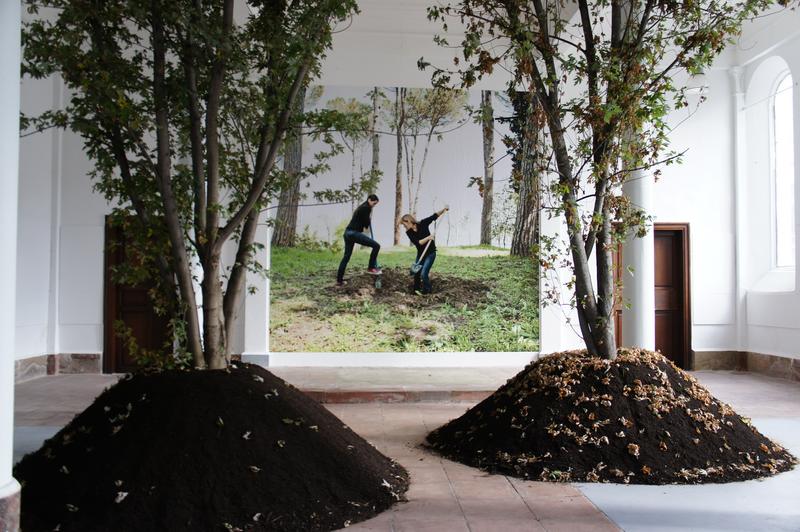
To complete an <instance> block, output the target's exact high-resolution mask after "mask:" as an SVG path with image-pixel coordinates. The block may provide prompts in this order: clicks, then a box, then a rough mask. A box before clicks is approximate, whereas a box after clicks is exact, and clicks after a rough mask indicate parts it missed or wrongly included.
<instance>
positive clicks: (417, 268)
mask: <svg viewBox="0 0 800 532" xmlns="http://www.w3.org/2000/svg"><path fill="white" fill-rule="evenodd" d="M431 242H433V240H428V243H427V244H425V249H423V250H422V255H420V256H419V260H417V261H414V264H412V265H411V272H410V273H409V275H417V274H418V273H419V272H421V271H422V261H423V260H424V259H425V254H426V253H427V252H428V247H430V245H431Z"/></svg>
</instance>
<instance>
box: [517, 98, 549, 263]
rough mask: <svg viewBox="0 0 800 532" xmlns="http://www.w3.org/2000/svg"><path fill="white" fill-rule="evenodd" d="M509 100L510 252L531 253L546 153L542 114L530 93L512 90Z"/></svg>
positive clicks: (522, 255)
mask: <svg viewBox="0 0 800 532" xmlns="http://www.w3.org/2000/svg"><path fill="white" fill-rule="evenodd" d="M511 103H512V105H513V107H514V115H513V117H512V119H511V120H510V128H511V133H512V135H513V137H512V138H511V139H510V140H509V143H510V145H511V149H512V152H513V154H514V155H513V157H514V160H513V161H514V162H513V168H512V186H513V188H514V190H515V191H516V192H517V212H516V217H515V221H514V232H513V236H512V238H511V254H512V255H515V256H518V257H530V256H531V255H532V254H533V251H534V247H535V246H536V244H537V240H538V235H539V209H540V207H541V201H540V200H539V198H540V195H541V191H540V186H541V184H540V179H539V177H540V176H541V174H542V172H543V168H542V162H543V159H544V157H545V153H544V149H543V148H544V146H543V145H542V144H543V143H542V140H543V139H542V129H543V128H544V116H543V115H542V113H541V109H540V108H539V106H537V105H536V104H535V101H532V100H531V95H530V94H529V93H527V92H516V91H515V92H513V93H512V94H511Z"/></svg>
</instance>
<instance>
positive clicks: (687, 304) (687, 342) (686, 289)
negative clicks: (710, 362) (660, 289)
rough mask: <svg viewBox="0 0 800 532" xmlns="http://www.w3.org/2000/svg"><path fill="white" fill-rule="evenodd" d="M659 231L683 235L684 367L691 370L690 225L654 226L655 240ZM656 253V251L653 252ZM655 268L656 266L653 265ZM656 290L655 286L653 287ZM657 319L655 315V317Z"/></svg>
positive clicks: (663, 224)
mask: <svg viewBox="0 0 800 532" xmlns="http://www.w3.org/2000/svg"><path fill="white" fill-rule="evenodd" d="M657 231H676V232H679V233H680V234H681V243H682V248H683V249H682V254H683V256H682V257H681V266H682V268H683V287H682V288H683V323H682V324H681V325H682V327H683V342H684V345H683V367H684V369H690V368H691V366H692V364H693V362H694V360H693V358H694V357H693V356H692V300H691V292H692V291H691V286H692V280H691V263H690V257H689V255H690V253H689V250H690V245H689V224H688V223H671V222H670V223H666V222H665V223H661V222H657V223H654V224H653V238H655V236H656V232H657ZM653 252H654V253H655V249H654V250H653ZM653 267H655V264H653ZM653 290H655V286H653ZM653 319H655V315H653Z"/></svg>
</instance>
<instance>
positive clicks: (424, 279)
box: [400, 206, 450, 294]
mask: <svg viewBox="0 0 800 532" xmlns="http://www.w3.org/2000/svg"><path fill="white" fill-rule="evenodd" d="M449 210H450V208H449V207H447V206H445V208H444V209H442V210H441V211H439V212H435V213H433V214H432V215H430V216H428V217H427V218H423V219H422V220H417V219H415V218H414V217H413V216H412V215H410V214H404V215H403V217H402V218H400V223H401V224H402V225H403V227H405V228H406V235H408V239H409V240H411V243H412V244H414V245H415V246H416V248H417V258H416V262H419V261H420V257H421V256H422V253H423V252H425V256H424V257H422V270H420V271H419V272H417V273H416V274H415V275H414V291H415V292H419V291H420V289H421V290H422V293H423V294H430V293H431V280H430V277H429V274H430V273H431V268H432V267H433V261H435V260H436V242H434V241H433V235H432V234H431V230H430V225H431V224H432V223H433V222H434V221H435V220H437V219H438V218H439V217H440V216H442V215H443V214H444V213H446V212H447V211H449ZM428 242H430V245H429V246H428V251H425V246H426V245H428Z"/></svg>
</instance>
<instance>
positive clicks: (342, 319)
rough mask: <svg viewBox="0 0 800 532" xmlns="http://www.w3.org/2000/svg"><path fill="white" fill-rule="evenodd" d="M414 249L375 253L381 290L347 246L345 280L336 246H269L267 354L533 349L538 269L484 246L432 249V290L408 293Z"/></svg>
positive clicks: (361, 255)
mask: <svg viewBox="0 0 800 532" xmlns="http://www.w3.org/2000/svg"><path fill="white" fill-rule="evenodd" d="M414 257H415V253H414V251H413V250H412V249H403V248H400V249H391V250H387V251H382V252H381V254H380V257H379V262H380V265H381V267H382V268H383V271H384V273H383V277H382V287H381V288H375V286H374V277H373V276H371V275H369V274H367V273H366V264H367V258H368V253H367V252H366V250H358V251H356V252H354V254H353V257H352V259H351V260H350V264H349V265H348V270H347V274H346V275H345V279H346V280H347V281H348V283H347V285H346V286H344V287H337V286H336V285H335V278H336V269H337V267H338V265H339V261H340V259H341V252H340V251H331V250H327V249H320V250H307V249H301V248H274V249H273V250H272V259H271V264H272V266H271V271H270V277H271V302H270V305H271V310H270V349H271V350H272V351H274V352H321V351H322V352H341V351H357V352H417V351H536V350H537V349H538V338H539V303H538V280H537V266H536V264H535V263H534V261H532V260H530V259H523V258H517V257H510V256H509V255H508V254H507V251H506V250H502V249H499V248H488V247H485V246H481V247H477V246H469V247H464V248H440V249H439V250H438V252H437V257H436V262H435V264H434V267H433V270H432V272H431V282H432V283H433V294H430V295H417V294H414V293H413V278H412V277H411V276H410V275H409V267H410V265H411V263H412V262H413V260H414Z"/></svg>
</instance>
